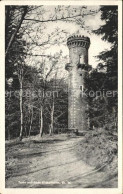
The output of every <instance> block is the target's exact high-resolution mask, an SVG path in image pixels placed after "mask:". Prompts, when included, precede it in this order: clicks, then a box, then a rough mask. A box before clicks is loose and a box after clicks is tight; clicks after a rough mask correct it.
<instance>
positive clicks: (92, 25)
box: [30, 6, 111, 73]
mask: <svg viewBox="0 0 123 194" xmlns="http://www.w3.org/2000/svg"><path fill="white" fill-rule="evenodd" d="M54 9H55V7H54V6H46V7H45V11H44V14H42V17H41V14H40V10H39V13H36V14H32V15H31V16H30V17H31V18H35V19H39V20H41V19H43V20H46V19H47V18H48V17H49V15H50V17H52V15H53V14H54ZM62 9H65V8H64V7H62ZM75 9H76V10H78V12H79V10H80V7H79V6H77V7H72V10H75ZM89 9H92V10H95V11H96V10H98V9H99V6H87V11H88V10H89ZM57 12H58V13H57V17H61V16H60V12H59V10H58V11H57ZM64 13H66V12H64ZM100 16H101V13H100V12H97V13H96V14H95V15H94V16H92V15H87V16H85V17H84V21H85V23H84V28H82V26H81V25H78V24H76V22H64V21H57V22H47V23H45V29H44V30H43V33H42V28H43V25H42V23H37V24H36V25H35V26H34V29H36V28H40V29H41V31H40V32H39V34H38V35H37V41H38V43H40V42H42V41H43V40H45V38H46V37H47V35H52V34H53V33H54V31H55V30H56V29H58V38H59V36H61V37H64V35H66V39H65V43H64V44H63V43H61V44H57V42H56V44H54V45H50V46H49V47H47V46H46V47H37V48H35V49H33V53H34V54H48V55H49V54H50V55H53V54H55V53H56V52H60V50H61V51H62V55H63V56H67V58H66V61H64V60H63V61H62V60H60V61H59V64H58V65H59V66H61V68H62V72H63V73H65V71H66V70H65V68H64V67H65V64H66V63H68V62H69V49H68V47H67V44H66V43H67V36H72V35H77V34H79V35H84V36H88V37H89V38H90V41H91V44H90V48H89V65H92V67H93V68H95V67H96V66H97V64H98V63H99V61H98V59H97V58H96V57H95V56H97V55H98V54H99V53H100V52H102V51H104V50H106V49H110V47H111V45H110V44H109V43H108V42H105V41H103V40H102V39H101V36H99V35H95V34H92V33H91V30H92V29H93V30H95V29H98V28H99V27H100V26H101V25H103V24H104V22H103V21H102V20H101V19H100ZM64 17H65V15H64ZM64 32H65V34H64ZM41 33H42V34H41ZM35 34H36V32H35V30H34V32H33V33H32V34H31V36H32V37H35V40H36V36H35ZM55 38H56V37H55ZM46 39H47V38H46ZM58 42H59V40H58ZM42 49H43V50H42ZM38 60H40V59H38ZM60 71H61V70H60Z"/></svg>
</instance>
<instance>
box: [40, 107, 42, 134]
mask: <svg viewBox="0 0 123 194" xmlns="http://www.w3.org/2000/svg"><path fill="white" fill-rule="evenodd" d="M42 135H43V106H42V105H41V109H40V137H42Z"/></svg>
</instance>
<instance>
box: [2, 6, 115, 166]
mask: <svg viewBox="0 0 123 194" xmlns="http://www.w3.org/2000/svg"><path fill="white" fill-rule="evenodd" d="M51 7H52V6H44V5H40V6H13V5H9V6H6V7H5V138H6V141H7V142H8V141H11V140H17V141H18V142H20V143H21V142H22V141H23V139H25V138H30V137H33V136H38V137H39V138H40V139H41V138H42V137H43V136H45V135H48V136H49V137H53V136H55V135H57V134H59V135H64V134H67V133H68V75H67V72H66V71H65V70H63V69H64V67H65V64H66V63H67V62H68V60H69V59H68V58H69V56H68V54H65V53H64V51H63V50H62V49H59V47H60V46H61V45H63V46H65V45H66V42H67V38H68V37H69V36H70V35H71V33H70V32H69V31H67V30H64V29H62V26H63V25H66V26H67V25H69V24H75V26H79V28H80V29H84V30H85V31H86V32H87V33H88V34H90V35H94V36H97V37H101V40H102V41H104V42H107V43H109V44H110V45H111V46H110V49H107V50H106V49H104V50H103V51H102V52H100V53H99V54H98V55H97V56H95V58H96V60H98V64H97V65H96V66H94V67H93V64H90V65H92V67H93V68H92V70H91V72H90V73H89V75H88V77H87V80H86V85H87V86H86V87H87V89H88V91H94V92H95V93H96V91H105V92H110V93H113V91H115V92H114V94H115V95H113V96H105V95H104V96H94V97H93V98H92V97H89V98H88V105H89V107H88V110H87V114H89V122H90V125H89V126H90V127H89V128H88V129H87V133H86V135H85V137H84V138H85V139H84V143H83V146H81V148H80V150H79V152H81V153H82V158H83V160H84V161H85V162H86V163H88V164H89V165H93V164H94V165H97V166H98V165H101V163H102V161H103V162H107V161H109V160H112V158H113V157H114V158H115V157H116V156H117V139H118V133H117V132H118V6H99V7H98V8H96V9H95V8H93V6H92V7H91V6H62V5H58V6H53V7H52V8H51ZM50 9H51V11H49V10H50ZM99 13H100V20H101V21H102V24H101V25H99V26H98V28H96V29H95V28H92V27H89V26H87V22H86V20H85V18H86V17H94V16H96V14H99ZM54 24H59V27H54V28H53V25H54ZM75 33H76V34H77V30H75ZM97 47H98V43H97ZM60 48H61V47H60ZM94 149H96V150H95V153H96V156H95V154H94V153H93V150H94ZM99 150H101V152H99ZM87 155H88V157H87ZM97 158H98V160H97Z"/></svg>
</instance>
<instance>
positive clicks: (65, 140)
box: [6, 134, 117, 188]
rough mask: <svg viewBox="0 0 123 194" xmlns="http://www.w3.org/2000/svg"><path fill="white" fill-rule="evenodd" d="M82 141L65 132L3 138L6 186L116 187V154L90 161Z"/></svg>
mask: <svg viewBox="0 0 123 194" xmlns="http://www.w3.org/2000/svg"><path fill="white" fill-rule="evenodd" d="M83 143H84V137H83V136H75V135H69V134H59V135H53V136H48V135H44V137H42V138H39V137H38V136H33V137H30V138H24V139H23V140H22V142H18V141H16V140H13V141H6V188H117V159H116V157H114V158H113V159H112V160H111V161H109V162H104V163H102V165H95V166H94V164H92V165H90V164H88V162H86V161H85V160H83V154H82V152H81V149H82V147H83ZM90 163H91V162H90ZM92 163H93V161H92Z"/></svg>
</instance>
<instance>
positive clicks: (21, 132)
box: [19, 79, 23, 141]
mask: <svg viewBox="0 0 123 194" xmlns="http://www.w3.org/2000/svg"><path fill="white" fill-rule="evenodd" d="M20 114H21V129H20V136H19V139H20V141H21V140H22V136H23V89H22V79H21V81H20Z"/></svg>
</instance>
